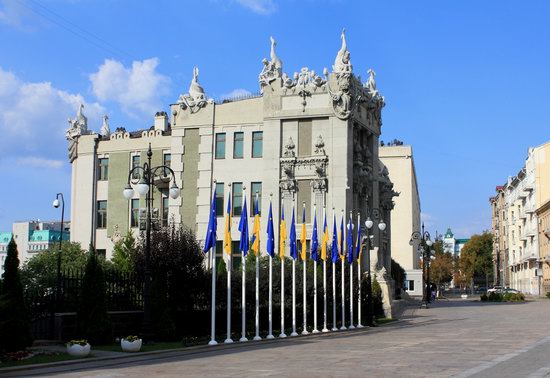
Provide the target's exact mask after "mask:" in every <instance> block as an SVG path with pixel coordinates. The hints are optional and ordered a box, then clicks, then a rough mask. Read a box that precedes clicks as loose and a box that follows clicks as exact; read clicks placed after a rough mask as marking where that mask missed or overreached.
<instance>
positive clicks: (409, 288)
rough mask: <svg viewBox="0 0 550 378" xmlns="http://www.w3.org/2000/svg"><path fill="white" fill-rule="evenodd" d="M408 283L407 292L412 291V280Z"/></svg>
mask: <svg viewBox="0 0 550 378" xmlns="http://www.w3.org/2000/svg"><path fill="white" fill-rule="evenodd" d="M408 282H409V285H408V286H409V287H408V289H407V290H408V291H414V280H408Z"/></svg>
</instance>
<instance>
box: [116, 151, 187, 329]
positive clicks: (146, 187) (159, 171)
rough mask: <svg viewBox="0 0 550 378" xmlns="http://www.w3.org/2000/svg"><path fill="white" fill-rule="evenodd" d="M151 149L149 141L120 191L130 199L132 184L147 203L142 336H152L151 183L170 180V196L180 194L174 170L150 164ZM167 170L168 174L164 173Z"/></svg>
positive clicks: (132, 192) (176, 196) (132, 191)
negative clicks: (142, 159)
mask: <svg viewBox="0 0 550 378" xmlns="http://www.w3.org/2000/svg"><path fill="white" fill-rule="evenodd" d="M152 156H153V151H152V150H151V143H149V149H148V150H147V162H146V163H144V164H143V165H142V166H136V167H133V168H132V169H131V170H130V172H129V173H128V185H127V186H126V188H124V190H123V191H122V194H123V196H124V198H126V199H127V200H130V199H132V198H133V197H134V189H133V188H132V185H135V187H136V190H137V192H138V194H139V195H141V196H145V203H146V204H147V215H146V222H145V266H144V268H145V274H144V280H145V282H144V285H143V323H142V334H143V337H144V338H151V336H152V324H151V288H152V287H151V285H152V274H151V203H152V202H153V185H155V182H157V183H159V182H160V183H169V182H170V181H172V182H173V183H172V186H171V187H170V190H169V195H170V197H171V198H173V199H176V198H178V197H179V195H180V188H178V186H177V185H176V175H175V174H174V171H173V170H172V169H171V168H170V167H168V166H166V165H159V166H157V167H152V166H151V157H152ZM167 172H169V173H170V175H169V176H168V175H167V174H166V173H167Z"/></svg>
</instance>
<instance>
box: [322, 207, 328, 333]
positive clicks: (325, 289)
mask: <svg viewBox="0 0 550 378" xmlns="http://www.w3.org/2000/svg"><path fill="white" fill-rule="evenodd" d="M326 214H327V211H326V208H325V206H323V238H324V234H325V219H326ZM327 232H328V224H327ZM323 243H324V241H323ZM326 248H327V246H325V249H326ZM327 257H328V256H325V259H324V260H323V321H324V323H323V332H328V328H327V260H326V258H327Z"/></svg>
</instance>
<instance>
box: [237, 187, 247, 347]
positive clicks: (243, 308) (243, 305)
mask: <svg viewBox="0 0 550 378" xmlns="http://www.w3.org/2000/svg"><path fill="white" fill-rule="evenodd" d="M243 198H244V201H246V188H245V187H243ZM244 210H245V209H243V208H241V211H244ZM246 252H248V251H246ZM244 253H245V251H241V261H242V264H241V265H242V266H241V269H242V275H241V277H242V295H241V319H242V336H241V338H240V339H239V341H240V342H245V341H248V339H247V338H246V257H245V256H244Z"/></svg>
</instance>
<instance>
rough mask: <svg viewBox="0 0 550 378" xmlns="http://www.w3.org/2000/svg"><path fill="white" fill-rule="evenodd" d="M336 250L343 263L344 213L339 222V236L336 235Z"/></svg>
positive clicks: (344, 254)
mask: <svg viewBox="0 0 550 378" xmlns="http://www.w3.org/2000/svg"><path fill="white" fill-rule="evenodd" d="M338 248H339V252H340V259H341V260H342V261H344V260H345V259H346V251H345V249H344V213H342V220H341V221H340V234H339V235H338Z"/></svg>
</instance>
